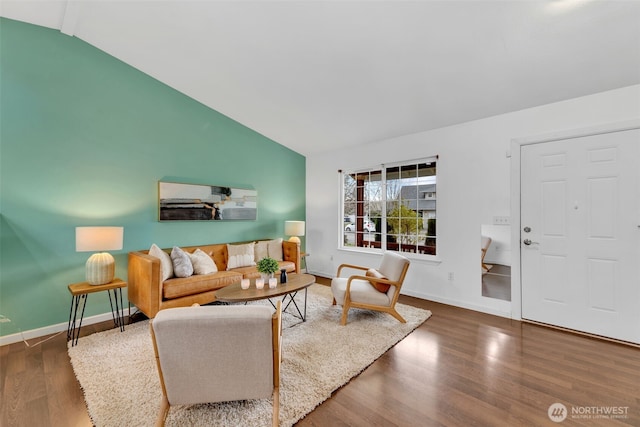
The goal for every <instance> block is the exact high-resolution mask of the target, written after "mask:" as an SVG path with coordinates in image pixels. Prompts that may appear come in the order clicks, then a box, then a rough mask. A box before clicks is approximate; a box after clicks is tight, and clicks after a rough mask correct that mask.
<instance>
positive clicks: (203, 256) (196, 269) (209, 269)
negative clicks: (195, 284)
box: [189, 248, 218, 274]
mask: <svg viewBox="0 0 640 427" xmlns="http://www.w3.org/2000/svg"><path fill="white" fill-rule="evenodd" d="M189 257H190V258H191V264H193V273H194V274H211V273H215V272H216V271H218V267H217V266H216V263H215V262H213V258H211V257H210V256H209V255H207V253H206V252H205V251H203V250H202V249H200V248H198V249H196V250H195V251H193V253H192V254H189Z"/></svg>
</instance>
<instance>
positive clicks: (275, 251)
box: [268, 237, 283, 261]
mask: <svg viewBox="0 0 640 427" xmlns="http://www.w3.org/2000/svg"><path fill="white" fill-rule="evenodd" d="M268 246H269V257H271V258H273V259H275V260H276V261H282V260H283V255H282V237H281V238H279V239H273V240H269V242H268Z"/></svg>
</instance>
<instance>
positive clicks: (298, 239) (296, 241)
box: [289, 236, 300, 244]
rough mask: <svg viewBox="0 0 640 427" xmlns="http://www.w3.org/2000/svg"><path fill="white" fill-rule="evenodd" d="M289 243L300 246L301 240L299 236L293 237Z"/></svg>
mask: <svg viewBox="0 0 640 427" xmlns="http://www.w3.org/2000/svg"><path fill="white" fill-rule="evenodd" d="M289 241H290V242H295V243H297V244H300V238H299V237H298V236H291V237H289Z"/></svg>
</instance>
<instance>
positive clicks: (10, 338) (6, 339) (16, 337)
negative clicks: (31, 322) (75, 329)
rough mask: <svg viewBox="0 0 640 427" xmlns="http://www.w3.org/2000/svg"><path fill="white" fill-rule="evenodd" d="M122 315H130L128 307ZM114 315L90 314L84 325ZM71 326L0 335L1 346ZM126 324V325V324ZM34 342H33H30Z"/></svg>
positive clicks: (60, 325)
mask: <svg viewBox="0 0 640 427" xmlns="http://www.w3.org/2000/svg"><path fill="white" fill-rule="evenodd" d="M121 315H122V316H123V318H124V316H128V315H129V311H128V309H124V308H123V309H122V310H121ZM112 319H113V316H112V314H111V312H108V313H103V314H97V315H95V316H89V317H85V318H84V319H82V326H86V325H93V324H94V323H100V322H104V321H107V320H112ZM68 326H69V323H68V322H64V323H57V324H55V325H50V326H45V327H43V328H37V329H31V330H29V331H23V332H22V333H20V332H18V333H16V334H11V335H5V336H3V337H0V347H1V346H3V345H8V344H14V343H17V342H21V341H23V340H31V339H34V338H41V337H44V336H47V335H51V334H55V333H58V332H61V331H66V330H67V328H68ZM125 326H126V325H125ZM30 344H32V343H30Z"/></svg>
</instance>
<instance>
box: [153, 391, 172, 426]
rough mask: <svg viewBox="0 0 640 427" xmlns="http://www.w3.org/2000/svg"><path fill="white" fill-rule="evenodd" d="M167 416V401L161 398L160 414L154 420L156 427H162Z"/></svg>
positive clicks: (165, 397) (165, 398)
mask: <svg viewBox="0 0 640 427" xmlns="http://www.w3.org/2000/svg"><path fill="white" fill-rule="evenodd" d="M168 414H169V401H168V400H167V396H162V403H161V404H160V413H159V414H158V419H157V420H156V427H164V422H165V420H166V419H167V415H168Z"/></svg>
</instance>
